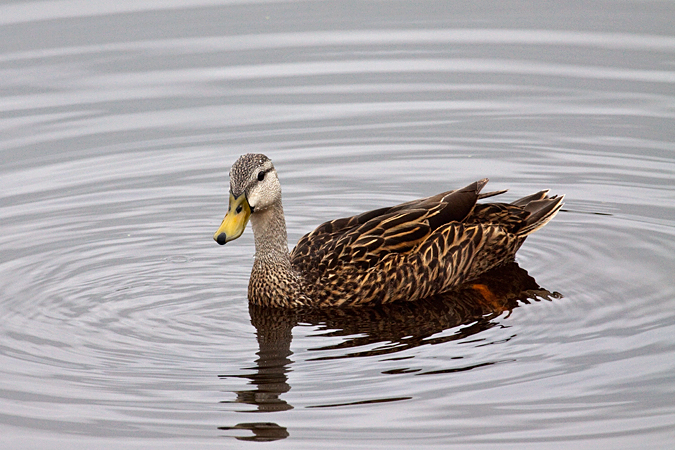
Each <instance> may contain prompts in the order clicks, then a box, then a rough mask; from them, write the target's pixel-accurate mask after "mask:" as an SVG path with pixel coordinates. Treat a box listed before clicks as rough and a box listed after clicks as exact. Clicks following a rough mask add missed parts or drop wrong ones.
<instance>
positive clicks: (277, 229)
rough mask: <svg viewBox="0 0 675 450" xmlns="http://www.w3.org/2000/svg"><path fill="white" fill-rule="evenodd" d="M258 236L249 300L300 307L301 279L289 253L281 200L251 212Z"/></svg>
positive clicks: (254, 230)
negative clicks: (294, 268) (294, 269)
mask: <svg viewBox="0 0 675 450" xmlns="http://www.w3.org/2000/svg"><path fill="white" fill-rule="evenodd" d="M251 226H252V227H253V236H254V238H255V262H254V263H253V269H252V270H251V279H250V280H249V282H248V299H249V301H250V302H251V303H253V304H255V305H263V306H300V305H302V304H304V303H302V301H304V300H306V297H304V296H303V295H302V291H301V281H300V278H299V277H298V276H297V275H296V274H295V272H294V271H293V267H292V265H291V257H290V254H289V253H288V237H287V235H286V222H285V220H284V209H283V207H282V206H281V202H278V203H277V204H275V205H273V206H271V207H269V208H267V209H265V210H263V211H256V212H255V213H254V214H251Z"/></svg>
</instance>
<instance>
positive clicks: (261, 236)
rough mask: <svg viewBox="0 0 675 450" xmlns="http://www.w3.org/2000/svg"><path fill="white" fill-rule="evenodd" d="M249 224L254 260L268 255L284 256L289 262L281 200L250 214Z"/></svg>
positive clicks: (273, 257) (274, 257)
mask: <svg viewBox="0 0 675 450" xmlns="http://www.w3.org/2000/svg"><path fill="white" fill-rule="evenodd" d="M251 226H252V227H253V237H254V239H255V256H256V260H259V259H266V258H268V257H271V258H272V259H277V258H281V259H284V258H285V259H287V260H288V262H289V264H290V257H289V255H288V235H287V234H286V219H285V218H284V208H283V206H281V200H280V201H278V202H276V203H274V204H273V205H272V206H270V207H268V208H266V209H264V210H262V211H256V212H255V213H253V214H251Z"/></svg>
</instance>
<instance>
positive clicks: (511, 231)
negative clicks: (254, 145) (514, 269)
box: [291, 179, 562, 306]
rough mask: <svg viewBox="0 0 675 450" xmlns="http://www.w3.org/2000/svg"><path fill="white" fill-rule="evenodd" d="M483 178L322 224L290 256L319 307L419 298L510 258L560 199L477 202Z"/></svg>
mask: <svg viewBox="0 0 675 450" xmlns="http://www.w3.org/2000/svg"><path fill="white" fill-rule="evenodd" d="M486 183H487V179H484V180H480V181H477V182H475V183H472V184H470V185H469V186H467V187H465V188H463V189H458V190H456V191H449V192H444V193H441V194H437V195H435V196H432V197H428V198H425V199H420V200H414V201H411V202H407V203H402V204H400V205H396V206H393V207H389V208H381V209H377V210H374V211H369V212H366V213H363V214H360V215H357V216H353V217H347V218H343V219H336V220H332V221H330V222H326V223H324V224H322V225H321V226H319V227H318V228H317V229H316V230H314V231H313V232H311V233H309V234H307V235H305V236H303V237H302V238H301V239H300V241H299V242H298V244H297V246H296V247H295V249H294V250H293V251H292V253H291V262H292V266H293V269H294V270H295V271H296V273H298V274H299V275H300V276H301V279H302V281H303V289H304V291H305V293H306V294H307V296H308V297H310V298H312V299H313V300H314V302H315V303H316V304H317V305H333V306H338V305H356V304H364V303H370V304H375V303H389V302H393V301H398V300H418V299H421V298H425V297H428V296H431V295H434V294H438V293H442V292H445V291H448V290H450V289H452V288H453V287H454V286H457V285H459V284H461V283H463V282H466V281H469V280H470V279H471V278H475V277H477V276H478V275H480V274H481V273H483V272H485V271H487V270H489V269H491V268H493V267H495V266H498V265H500V264H502V263H505V262H508V261H511V260H513V257H514V256H515V252H516V251H517V250H518V248H519V247H520V245H521V244H522V242H523V241H524V239H525V237H526V236H527V234H529V233H531V232H533V231H535V230H536V229H538V228H540V227H541V226H543V225H545V223H546V222H548V221H549V220H550V219H551V218H552V217H553V216H554V215H555V213H556V212H557V211H558V209H559V208H560V206H561V200H562V198H555V197H554V198H549V197H547V196H546V192H547V191H542V192H539V193H537V194H533V195H531V196H528V197H524V198H523V199H520V200H517V201H516V202H513V203H512V204H503V203H492V204H490V203H488V204H477V203H476V202H477V201H478V199H480V198H485V197H489V196H493V195H497V194H500V193H502V192H504V191H499V192H492V193H489V194H482V195H481V194H480V190H481V189H482V188H483V187H484V186H485V184H486Z"/></svg>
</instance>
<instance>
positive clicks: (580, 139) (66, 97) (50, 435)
mask: <svg viewBox="0 0 675 450" xmlns="http://www.w3.org/2000/svg"><path fill="white" fill-rule="evenodd" d="M672 17H675V6H674V5H673V3H671V2H629V1H627V2H610V3H606V2H585V3H583V4H581V3H577V2H572V3H566V4H565V5H540V4H538V3H531V2H524V1H514V2H508V3H501V4H500V5H498V6H495V5H494V4H492V3H491V2H478V3H475V2H474V3H472V4H471V5H468V4H467V5H464V4H459V3H458V4H454V3H448V2H405V1H404V2H395V3H380V2H330V1H329V2H283V1H281V2H269V3H267V2H258V3H257V2H229V3H222V2H209V1H192V2H190V1H180V2H179V1H176V2H161V3H157V2H151V1H138V2H115V4H114V5H112V4H111V5H101V4H99V3H98V2H78V1H53V2H41V3H35V2H12V3H6V4H2V5H0V42H2V45H1V47H0V49H1V50H0V129H1V130H2V132H1V133H0V158H2V159H1V165H0V175H1V176H0V188H1V189H0V192H1V194H0V220H1V221H2V231H3V232H2V234H1V235H0V293H2V295H1V297H0V323H1V324H2V325H0V335H1V338H0V436H2V437H1V438H0V442H1V443H2V446H3V448H5V447H6V448H56V447H64V448H65V447H67V448H141V447H142V448H148V447H157V448H160V447H161V448H185V447H186V446H189V445H191V446H195V445H196V446H198V447H199V448H209V447H218V448H222V447H223V446H225V447H226V448H229V447H245V446H256V445H260V444H258V443H257V442H259V441H274V442H275V443H274V444H272V445H274V446H275V447H285V448H316V447H317V446H319V445H321V446H331V445H332V446H334V447H336V448H346V447H355V448H411V447H414V448H424V447H427V448H439V447H442V448H448V447H453V446H456V447H458V448H466V447H471V448H518V449H521V448H537V449H542V448H543V449H547V448H556V449H558V448H575V449H578V448H589V449H590V448H592V449H597V448H612V449H616V448H641V447H643V446H644V443H646V442H649V445H650V447H651V448H670V447H671V446H672V444H673V442H674V441H675V433H674V431H673V430H675V376H674V375H673V373H675V372H674V369H675V337H674V336H675V313H674V312H673V311H675V283H673V281H672V274H673V273H675V263H674V262H673V257H672V255H673V254H675V185H674V183H673V181H674V180H675V144H673V142H675V131H674V130H675V96H674V95H673V93H675V71H674V69H673V67H674V62H675V59H674V54H675V29H674V27H673V24H672V22H673V21H672V20H671V19H672ZM247 152H262V153H265V154H267V155H268V156H270V157H271V158H272V159H273V160H274V162H275V165H276V167H277V170H278V172H279V175H280V178H281V182H282V187H283V194H284V207H285V210H286V215H287V222H288V229H289V241H290V242H291V245H292V244H293V243H295V242H296V241H297V240H298V239H299V238H300V237H301V236H302V235H303V234H305V233H306V232H308V231H310V230H312V229H314V227H316V226H317V225H319V224H320V223H321V222H323V221H325V220H328V219H332V218H336V217H341V216H347V215H351V214H355V213H358V212H361V211H364V210H367V209H372V208H376V207H381V206H386V205H390V204H393V203H397V202H402V201H406V200H411V199H414V198H418V197H422V196H427V195H431V194H433V193H436V192H440V191H443V190H447V189H452V188H455V187H459V186H463V185H466V184H468V183H470V182H472V181H475V180H477V179H480V178H484V177H489V178H490V180H491V181H490V184H489V185H488V188H492V189H506V188H508V189H509V192H508V193H507V194H504V196H503V197H504V199H505V200H509V201H510V200H513V199H515V198H518V197H521V196H524V195H527V194H530V193H532V192H535V191H538V190H540V189H543V188H549V189H551V190H552V193H556V194H557V193H564V194H566V196H567V197H566V205H565V207H564V210H563V211H562V212H561V213H560V214H559V215H558V216H557V217H556V218H555V219H554V221H553V222H551V223H550V224H549V225H547V226H546V228H544V229H542V230H541V231H539V232H537V233H536V234H535V235H533V236H531V237H530V238H528V240H527V242H526V243H525V245H524V246H523V248H522V249H521V250H520V252H519V254H518V258H517V262H518V265H519V268H514V269H513V270H514V272H512V273H510V274H509V276H508V277H507V278H508V279H509V280H513V283H514V284H515V283H520V284H518V285H517V286H516V287H517V288H518V289H516V290H518V291H519V293H518V295H515V294H513V295H511V294H508V295H507V294H505V302H504V304H501V305H500V306H499V307H498V308H495V310H494V311H491V312H486V311H469V310H467V309H462V308H459V307H457V305H461V302H458V303H453V302H450V303H448V302H445V303H443V302H440V303H432V304H426V303H425V304H420V305H408V306H402V307H394V308H388V309H384V310H368V311H364V312H334V313H326V314H306V315H292V314H291V315H288V314H271V313H266V312H264V311H259V310H255V309H252V310H249V308H248V305H247V301H246V286H247V282H248V275H249V272H250V267H251V265H252V254H253V251H254V250H253V239H252V233H251V232H250V230H247V232H246V233H245V234H244V235H243V236H242V237H241V238H240V239H239V240H238V241H236V242H233V243H232V244H228V245H227V246H225V247H220V246H218V245H216V244H215V243H214V242H213V240H212V239H211V236H212V234H213V232H214V231H215V229H216V228H217V226H218V224H219V223H220V220H221V219H222V216H223V215H224V213H225V210H226V201H227V189H228V180H227V171H228V169H229V166H230V165H231V164H232V162H234V161H235V160H236V158H237V157H238V156H239V155H240V154H243V153H247ZM500 286H501V288H502V289H504V290H505V292H506V291H508V290H509V289H510V287H511V285H505V284H501V285H500ZM507 288H509V289H507ZM514 289H515V288H514ZM466 295H470V294H466ZM507 297H508V298H507ZM507 300H508V301H507ZM516 306H517V307H516Z"/></svg>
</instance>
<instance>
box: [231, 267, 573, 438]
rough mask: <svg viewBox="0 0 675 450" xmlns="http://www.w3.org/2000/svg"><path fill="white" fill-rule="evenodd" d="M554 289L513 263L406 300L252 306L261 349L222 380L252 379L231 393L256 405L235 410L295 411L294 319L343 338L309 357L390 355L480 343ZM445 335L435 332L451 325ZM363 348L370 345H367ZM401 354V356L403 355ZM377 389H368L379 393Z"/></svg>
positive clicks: (262, 432)
mask: <svg viewBox="0 0 675 450" xmlns="http://www.w3.org/2000/svg"><path fill="white" fill-rule="evenodd" d="M561 297H562V296H561V294H559V293H558V292H549V291H547V290H546V289H544V288H542V287H541V286H539V285H538V284H537V282H536V281H535V279H534V278H532V277H531V276H530V275H529V274H528V273H527V271H526V270H524V269H522V268H521V267H520V266H518V264H517V263H515V262H513V263H510V264H507V265H505V266H502V267H500V268H497V269H494V270H492V271H490V272H488V273H486V274H484V275H483V276H482V277H480V278H478V279H476V280H474V281H473V282H472V283H470V284H468V285H465V286H461V287H460V288H458V289H457V290H455V291H453V292H449V293H446V294H443V295H437V296H435V297H432V298H429V299H426V300H423V301H418V302H411V303H396V304H388V305H378V306H376V307H362V308H341V309H326V310H322V309H305V310H285V309H272V308H264V307H260V306H255V305H249V312H250V314H251V323H252V324H253V325H254V326H255V329H256V337H257V340H258V346H259V350H258V352H257V353H256V355H257V357H258V358H257V359H256V360H255V364H256V365H255V366H254V367H251V368H247V369H244V370H252V371H253V372H252V373H249V374H244V375H240V374H224V375H219V377H220V378H221V379H225V378H241V379H247V380H249V385H250V386H251V389H245V390H240V391H237V392H236V395H237V398H236V400H234V401H233V402H229V401H223V403H240V404H247V405H252V406H254V407H255V409H254V410H250V409H247V410H243V411H239V412H278V411H285V410H289V409H293V405H291V404H289V403H288V402H287V401H285V400H283V399H282V396H283V394H285V393H287V392H288V391H290V390H291V385H290V384H289V381H288V373H289V372H290V371H291V370H292V369H291V368H292V365H293V360H292V359H291V356H292V355H293V352H292V351H291V341H292V339H293V334H292V330H293V328H294V327H296V326H298V325H304V326H307V325H309V326H312V327H313V328H314V329H315V330H316V331H317V332H318V335H320V336H324V337H331V338H332V337H340V338H342V342H341V343H339V344H331V345H326V346H322V347H316V348H309V349H307V351H310V352H317V353H319V354H320V352H326V351H331V350H340V351H339V354H338V355H336V356H321V355H319V356H316V357H310V359H309V360H315V361H318V360H330V359H343V358H357V357H369V356H382V355H393V354H396V353H399V352H403V351H407V350H411V349H413V348H415V347H419V346H423V345H436V344H442V343H446V342H450V341H457V340H465V341H466V340H467V339H468V338H471V337H474V338H473V339H472V341H474V342H475V341H479V340H480V337H479V336H478V335H479V333H481V332H482V331H485V330H488V329H490V328H492V327H495V326H499V321H498V320H497V319H498V318H499V317H501V316H502V315H503V314H504V313H506V314H510V313H511V311H512V310H513V309H514V308H516V307H518V306H519V305H523V304H529V303H530V302H532V301H540V300H548V301H551V300H554V299H560V298H561ZM451 328H457V330H456V331H455V332H454V333H452V334H451V335H449V336H442V337H434V336H435V335H437V334H439V333H441V332H443V331H445V330H448V329H451ZM364 348H367V349H364ZM408 358H409V357H403V358H401V360H407V359H408ZM497 362H498V361H494V362H481V363H478V364H475V365H464V366H460V367H455V368H449V369H443V370H434V371H422V370H420V369H409V368H407V367H403V368H400V369H396V370H388V371H383V372H382V373H383V374H400V373H415V375H434V374H441V373H453V372H463V371H468V370H472V369H475V368H478V367H485V366H489V365H492V364H495V363H497ZM376 394H378V393H373V395H376ZM411 398H412V397H381V396H376V397H374V398H371V399H367V400H360V401H356V402H349V403H331V404H316V405H308V406H307V408H331V407H340V406H350V405H357V404H368V403H386V402H393V401H404V400H410V399H411ZM219 429H220V430H242V429H245V430H250V431H252V432H253V436H246V437H241V436H237V439H243V440H259V441H269V440H276V439H283V438H286V437H288V436H289V432H288V430H287V429H286V428H285V427H283V426H280V425H277V424H274V423H270V422H248V423H240V424H237V425H235V426H233V427H227V426H224V427H219Z"/></svg>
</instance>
